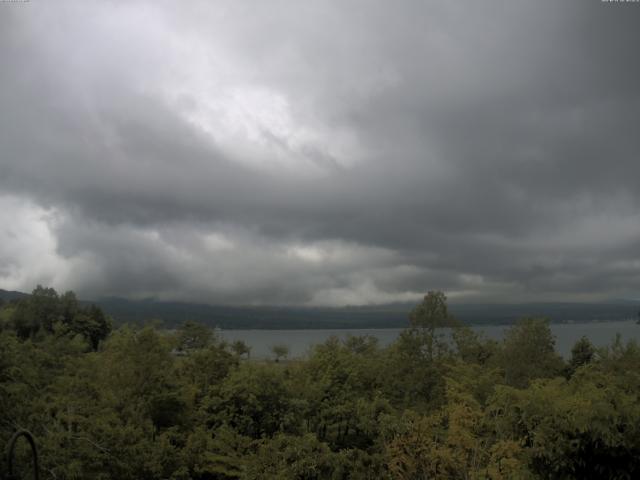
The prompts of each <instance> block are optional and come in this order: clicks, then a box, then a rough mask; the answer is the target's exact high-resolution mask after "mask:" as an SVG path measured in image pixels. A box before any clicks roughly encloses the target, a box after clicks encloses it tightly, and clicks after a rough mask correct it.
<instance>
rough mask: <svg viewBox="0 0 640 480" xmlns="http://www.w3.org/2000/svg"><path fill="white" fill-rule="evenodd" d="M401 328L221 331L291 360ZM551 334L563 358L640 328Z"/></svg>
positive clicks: (389, 335) (564, 329) (494, 328)
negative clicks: (332, 343)
mask: <svg viewBox="0 0 640 480" xmlns="http://www.w3.org/2000/svg"><path fill="white" fill-rule="evenodd" d="M507 328H509V326H507V325H484V326H474V327H472V329H473V330H475V331H476V332H480V333H484V335H485V336H486V337H488V338H492V339H495V340H501V339H502V336H503V334H504V331H505V330H506V329H507ZM402 330H403V329H400V328H371V329H352V330H349V329H329V330H224V331H222V332H220V333H221V336H222V338H224V339H225V340H227V341H234V340H243V341H244V342H245V343H247V345H249V346H250V347H251V357H252V358H265V357H270V356H272V354H271V347H272V346H274V345H286V346H287V347H289V350H290V355H289V357H290V358H296V357H304V356H305V355H306V354H307V353H308V352H309V349H310V348H311V347H312V346H313V345H317V344H319V343H324V342H325V341H326V340H327V339H328V338H329V337H331V336H336V337H338V338H341V339H344V338H347V337H348V336H349V335H351V336H362V335H371V336H374V337H376V338H377V339H378V341H379V342H380V345H381V346H386V345H389V344H390V343H391V342H393V341H394V340H395V339H396V338H398V335H399V333H400V332H401V331H402ZM551 331H552V332H553V334H554V336H555V338H556V351H558V353H560V354H562V355H564V356H565V357H567V356H569V355H570V352H571V347H573V345H574V343H575V342H576V341H577V340H579V339H580V338H581V337H582V336H586V337H587V338H588V339H589V340H591V342H592V343H593V344H594V345H596V346H598V347H601V346H605V345H610V344H611V342H613V340H614V338H615V336H616V334H617V333H619V334H620V335H621V336H622V340H623V341H624V342H627V341H628V340H631V339H635V340H637V341H640V325H637V324H636V323H635V322H634V321H624V322H589V323H566V324H551Z"/></svg>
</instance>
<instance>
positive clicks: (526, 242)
mask: <svg viewBox="0 0 640 480" xmlns="http://www.w3.org/2000/svg"><path fill="white" fill-rule="evenodd" d="M638 25H640V4H638V3H615V2H614V3H609V2H600V1H597V0H587V1H585V0H571V1H563V2H552V1H538V2H533V1H527V2H524V1H508V2H507V1H497V0H496V1H492V2H488V3H487V2H448V1H437V2H436V1H434V2H402V3H400V4H398V3H395V2H387V1H380V2H370V1H366V2H365V1H347V2H343V1H340V2H338V1H336V2H297V1H282V2H235V1H229V2H208V1H197V0H194V1H190V2H169V1H166V2H164V1H129V2H104V1H100V2H92V1H87V0H82V1H75V2H74V1H64V2H35V1H32V2H28V3H15V2H7V3H0V61H1V65H2V67H1V68H0V86H1V88H0V211H1V212H2V213H0V241H1V243H0V288H9V289H26V290H29V289H31V288H32V287H33V286H34V285H35V283H38V282H42V283H47V284H53V285H55V286H56V287H58V288H60V289H64V288H72V289H75V290H77V291H78V292H79V293H80V294H81V295H83V296H85V297H87V296H92V297H97V296H101V295H125V296H133V297H146V296H157V297H159V298H164V299H184V300H198V301H206V302H212V303H228V304H308V305H344V304H367V303H386V302H392V301H407V300H415V299H417V298H419V297H420V295H421V293H422V292H424V291H426V290H428V289H434V288H438V289H444V290H446V291H447V292H448V293H449V294H450V295H451V296H453V297H458V298H461V299H472V300H473V301H478V300H492V301H496V300H498V301H518V300H596V299H600V298H607V297H626V298H637V297H638V296H639V295H638V291H639V289H640V260H638V252H640V187H639V186H638V185H639V179H640V158H639V157H640V131H639V123H638V114H639V112H640V62H638V55H639V52H638V46H639V45H640V28H638Z"/></svg>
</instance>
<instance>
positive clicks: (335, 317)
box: [0, 290, 640, 330]
mask: <svg viewBox="0 0 640 480" xmlns="http://www.w3.org/2000/svg"><path fill="white" fill-rule="evenodd" d="M26 296H28V294H26V293H23V292H15V291H6V290H0V298H2V299H3V300H5V301H10V300H14V299H20V298H24V297H26ZM85 302H86V303H95V304H96V305H98V306H100V307H101V308H102V309H103V310H104V311H105V312H106V313H107V314H108V315H110V316H111V317H112V318H113V319H114V321H115V323H116V324H125V323H133V324H143V323H148V322H156V323H159V324H160V325H162V326H165V327H169V328H172V327H176V326H178V325H180V324H181V323H182V322H184V321H186V320H192V321H196V322H200V323H203V324H206V325H209V326H211V327H219V328H223V329H268V330H269V329H323V328H326V329H334V328H402V327H405V326H407V324H408V315H409V312H410V311H411V309H412V308H413V307H414V306H415V304H413V303H392V304H386V305H376V306H364V307H362V306H358V307H333V308H329V307H317V308H312V307H289V306H246V307H238V306H226V305H209V304H204V303H187V302H164V301H158V300H155V299H144V300H130V299H126V298H119V297H110V298H102V299H98V300H95V301H86V300H85ZM450 311H451V313H452V314H453V315H454V316H455V317H456V318H457V319H458V320H460V321H462V322H464V323H466V324H470V325H505V324H511V323H514V322H516V321H517V320H518V319H520V318H525V317H545V318H548V319H549V320H550V321H551V322H555V323H571V322H591V321H620V320H631V319H634V320H635V319H637V318H638V314H639V311H640V302H638V301H631V300H620V299H612V300H609V301H607V302H600V303H559V302H557V303H518V304H489V303H486V304H479V303H478V304H471V303H458V304H457V303H452V304H451V305H450Z"/></svg>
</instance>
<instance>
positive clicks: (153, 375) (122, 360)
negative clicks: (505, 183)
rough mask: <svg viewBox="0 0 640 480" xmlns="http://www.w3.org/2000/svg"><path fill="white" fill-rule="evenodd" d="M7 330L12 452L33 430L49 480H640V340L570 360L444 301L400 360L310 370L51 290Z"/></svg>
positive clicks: (329, 346)
mask: <svg viewBox="0 0 640 480" xmlns="http://www.w3.org/2000/svg"><path fill="white" fill-rule="evenodd" d="M0 326H1V331H0V444H2V445H4V444H6V442H7V440H8V439H9V437H10V436H11V435H12V433H13V432H14V431H16V430H17V429H20V428H26V429H28V430H30V431H31V432H32V433H33V434H34V436H35V438H36V440H37V443H38V448H39V452H40V455H41V459H40V460H41V478H46V479H96V480H100V479H104V480H106V479H122V480H127V479H131V480H134V479H173V480H187V479H194V480H196V479H197V480H210V479H384V478H387V479H407V480H408V479H460V480H462V479H514V478H516V479H527V478H531V479H535V478H539V479H547V478H562V479H572V478H575V479H585V478H615V479H631V478H638V475H640V398H639V397H640V347H638V345H637V344H635V343H629V344H622V343H621V342H620V341H616V342H614V343H613V344H612V345H611V346H610V347H608V348H605V349H600V350H596V349H595V348H594V347H593V346H592V345H591V344H590V343H589V342H588V341H587V340H586V339H583V340H581V341H580V342H578V343H577V344H576V345H575V347H574V349H573V352H572V356H571V358H570V359H569V360H568V361H564V360H563V359H562V358H561V357H560V356H559V355H558V354H557V353H556V352H555V350H554V339H553V337H552V335H551V333H550V330H549V327H548V324H547V323H546V322H545V321H543V320H538V319H523V320H521V321H520V322H519V323H518V324H517V325H516V326H513V327H512V328H511V329H509V330H508V332H507V334H506V335H505V338H504V340H503V341H501V342H496V341H491V340H487V339H484V338H482V337H479V336H478V335H476V334H475V333H473V332H472V331H471V330H470V329H468V328H466V327H464V326H462V325H460V324H459V323H458V322H456V321H455V319H454V318H453V317H452V316H451V315H450V314H449V311H448V308H447V304H446V298H445V297H444V295H443V294H441V293H439V292H431V293H430V294H428V295H427V296H426V297H425V299H424V301H423V302H422V303H421V304H420V305H418V306H416V307H415V308H414V309H413V310H412V312H411V315H410V317H409V319H408V322H407V328H406V330H405V331H404V333H403V334H402V335H400V337H399V339H398V340H397V341H396V342H395V343H393V344H392V345H390V346H389V347H386V348H381V347H379V346H378V345H377V344H376V341H375V339H373V338H369V337H353V338H349V339H347V340H346V341H343V342H341V341H338V340H337V339H330V340H329V341H327V342H326V343H324V344H322V345H317V346H316V347H315V349H314V350H313V352H312V353H311V354H310V355H309V357H308V358H306V359H304V360H296V361H287V360H279V361H276V359H274V360H271V361H257V360H254V359H252V358H251V356H250V351H249V349H247V348H246V346H245V345H242V344H240V343H237V344H233V345H229V344H226V343H224V342H222V341H221V340H220V339H218V338H216V336H215V335H214V333H213V332H212V331H211V330H210V329H208V328H207V327H204V326H202V325H199V324H196V323H193V322H186V323H185V324H183V326H182V327H181V328H180V329H179V330H177V331H175V332H172V333H168V332H167V331H161V330H156V329H153V328H151V327H145V328H134V327H128V326H123V327H120V328H118V329H115V330H113V331H111V325H110V322H109V319H108V318H107V317H106V316H105V315H104V314H103V313H102V311H101V310H100V309H99V308H97V307H91V306H80V305H78V303H77V300H76V299H75V296H74V295H73V294H72V293H65V294H63V295H58V294H57V293H56V292H55V291H54V290H52V289H46V288H41V287H39V288H38V289H36V291H34V293H33V295H32V296H31V297H29V298H23V299H16V300H13V301H11V302H5V303H4V304H3V305H2V307H1V308H0ZM441 326H448V327H451V328H452V329H453V339H454V342H453V344H452V345H451V344H450V343H449V342H445V341H444V340H443V339H442V338H440V337H439V336H438V333H437V332H438V331H439V330H437V327H441ZM18 454H19V455H18V457H19V458H18V462H17V467H18V468H19V469H20V471H21V472H23V473H24V474H25V475H26V474H27V473H28V470H29V468H30V467H29V464H28V456H27V453H26V449H24V450H20V451H19V452H18ZM3 468H6V466H5V465H4V464H3Z"/></svg>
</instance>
